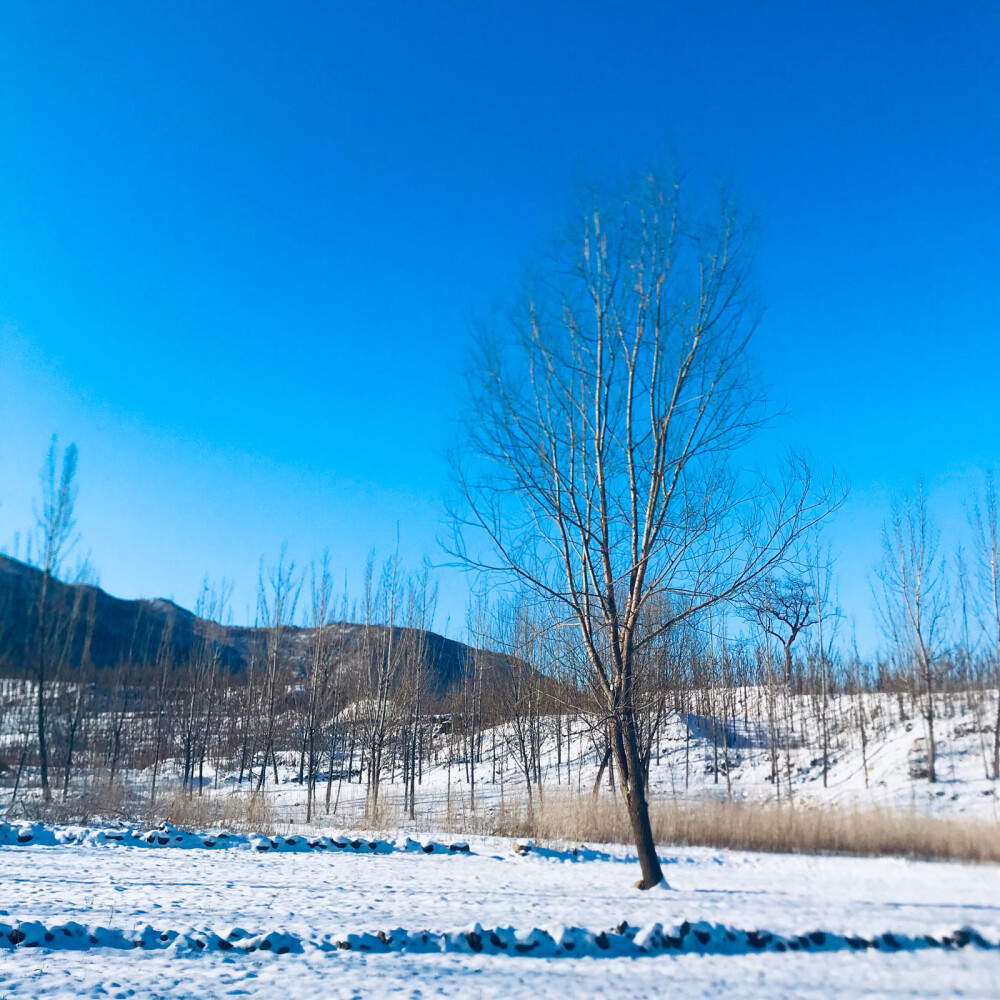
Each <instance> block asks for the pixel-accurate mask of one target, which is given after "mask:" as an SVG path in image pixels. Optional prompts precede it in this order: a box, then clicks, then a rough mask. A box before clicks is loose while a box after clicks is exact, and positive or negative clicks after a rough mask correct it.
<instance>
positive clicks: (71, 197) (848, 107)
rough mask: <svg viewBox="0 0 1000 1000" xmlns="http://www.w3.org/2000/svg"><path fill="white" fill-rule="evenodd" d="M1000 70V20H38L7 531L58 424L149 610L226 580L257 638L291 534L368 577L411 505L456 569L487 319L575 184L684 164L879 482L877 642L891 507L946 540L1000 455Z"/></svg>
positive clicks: (857, 592)
mask: <svg viewBox="0 0 1000 1000" xmlns="http://www.w3.org/2000/svg"><path fill="white" fill-rule="evenodd" d="M490 6H492V10H491V9H490ZM998 51H1000V7H998V6H997V5H996V4H994V3H964V4H956V3H948V4H945V3H939V4H922V3H856V4H836V5H833V4H809V3H794V4H774V3H763V4H746V3H741V4H737V3H718V2H716V3H710V4H694V3H686V4H680V3H645V4H639V3H620V4H607V3H538V2H534V3H531V4H523V5H522V4H494V5H487V4H468V3H458V2H455V3H450V4H438V3H421V4H415V3H399V4H350V5H348V4H327V3H313V4H298V3H282V4H280V5H279V4H260V3H247V2H242V0H241V2H238V3H229V4H226V3H221V2H220V3H210V4H205V3H182V2H176V3H170V4H140V3H134V2H131V0H130V2H122V3H103V4H100V5H76V4H63V3H59V4H56V3H43V2H38V0H24V2H16V0H8V2H6V3H4V4H3V6H2V8H0V543H6V544H8V545H9V544H10V542H11V540H12V538H13V535H14V533H15V532H16V531H18V530H22V531H23V530H24V529H25V528H27V527H29V526H30V522H31V497H32V495H33V494H34V493H35V492H36V491H37V474H38V468H39V465H40V463H41V460H42V457H43V454H44V451H45V448H46V445H47V441H48V438H49V436H50V435H51V434H52V433H53V432H58V433H59V434H60V437H61V440H62V441H63V442H69V441H76V442H77V443H78V445H79V448H80V456H81V457H80V473H79V482H80V498H79V506H78V514H79V528H80V530H81V533H82V548H83V550H84V551H86V550H89V551H90V552H91V553H92V556H93V559H94V562H95V564H96V566H97V568H98V570H99V571H100V576H101V582H102V585H104V586H105V588H106V589H108V590H110V591H111V592H112V593H115V594H118V595H121V596H139V595H142V596H150V597H152V596H172V597H174V598H175V599H176V600H177V601H178V602H180V603H183V604H187V605H192V604H193V603H194V601H195V599H196V597H197V593H198V590H199V586H200V582H201V579H202V577H203V576H204V575H205V574H208V575H209V576H210V577H212V578H213V579H219V578H222V577H227V578H229V579H231V580H233V581H235V584H236V592H235V595H234V612H235V616H236V618H237V620H242V619H243V618H244V616H245V614H246V609H247V607H248V606H249V605H251V604H252V602H253V591H254V586H255V583H256V574H257V563H258V560H259V558H260V557H261V555H262V554H263V555H264V556H265V557H266V559H268V560H269V561H270V560H273V559H274V558H275V557H276V555H277V552H278V550H279V548H280V546H281V543H282V541H284V540H287V541H288V544H289V551H290V554H291V555H292V556H294V557H295V558H296V559H298V560H299V562H300V563H305V562H307V561H308V560H309V559H311V558H314V557H316V556H318V555H319V554H320V553H321V552H322V550H323V548H324V547H327V546H328V547H329V549H330V552H331V557H332V560H333V563H334V565H335V566H338V567H342V568H344V569H347V570H350V572H351V574H352V579H353V582H354V583H355V584H357V582H358V576H359V569H360V566H361V564H362V563H363V561H364V558H365V555H366V553H367V551H368V550H369V549H370V548H372V547H376V548H378V549H379V550H380V552H381V553H383V554H386V553H388V552H389V551H390V550H391V548H392V546H393V544H394V539H395V531H396V522H397V521H398V522H399V527H400V533H401V537H402V549H403V553H404V555H405V556H406V557H407V558H408V559H409V560H410V561H411V563H412V562H415V561H417V560H419V559H420V558H421V557H422V555H423V554H424V553H425V552H426V553H427V554H429V555H430V556H431V557H432V558H435V557H439V556H438V553H437V551H436V549H435V537H436V535H438V534H439V533H440V530H441V527H440V518H441V497H442V494H443V492H444V490H445V489H446V482H447V477H446V469H445V463H444V454H445V450H446V447H447V446H448V444H449V442H450V441H451V440H452V439H453V437H454V434H455V427H454V425H453V423H452V420H453V415H454V412H455V394H456V382H457V373H458V371H459V370H460V368H461V366H462V363H463V360H464V354H465V350H466V345H467V341H468V337H469V317H470V315H471V314H472V313H473V312H474V311H479V312H482V311H485V310H487V309H488V308H489V307H490V305H491V304H492V303H493V302H495V301H497V300H498V299H502V298H503V297H504V296H505V295H507V294H508V293H509V292H510V291H511V290H512V288H513V286H514V285H515V283H516V281H517V278H518V275H519V273H520V272H521V269H522V267H523V266H524V264H525V263H526V262H528V261H529V260H530V259H531V256H532V254H534V253H535V252H537V251H538V249H539V248H540V247H541V246H542V245H543V243H544V241H545V240H546V239H547V238H548V237H549V235H550V234H551V233H552V232H553V230H554V229H555V228H556V227H557V226H558V224H559V221H560V219H561V217H562V216H563V213H564V211H565V209H566V206H567V202H568V199H569V196H570V194H571V193H572V191H573V186H574V184H575V183H577V182H578V181H579V180H580V179H583V178H587V177H589V176H592V175H594V174H595V173H599V172H601V171H606V170H612V171H617V170H625V171H628V170H632V169H638V168H641V167H642V166H644V165H645V164H646V163H647V162H649V160H650V159H651V158H654V157H657V156H660V155H662V154H663V153H664V151H668V150H669V151H673V152H674V153H675V154H676V155H677V157H678V158H679V160H680V162H681V163H682V165H683V166H684V167H686V168H688V169H692V170H694V171H695V172H697V173H700V174H701V175H703V176H706V177H713V178H715V177H717V178H718V179H720V180H721V181H722V182H723V183H725V184H726V185H727V186H729V187H730V188H731V189H733V190H734V191H735V192H736V193H737V194H738V195H739V198H740V200H741V202H742V203H743V205H744V206H745V207H746V208H747V209H748V210H750V211H752V212H753V214H754V215H755V216H756V217H757V218H758V220H759V224H760V235H759V243H760V253H759V268H758V275H759V280H760V286H761V291H762V295H763V298H764V301H765V302H766V304H767V306H768V311H767V314H766V316H765V320H764V324H763V326H762V329H761V333H760V338H759V340H758V343H757V351H758V355H759V358H760V363H761V366H762V367H763V368H764V370H765V371H766V372H767V375H768V378H769V380H770V382H771V384H772V385H773V387H774V391H775V394H776V396H777V398H778V399H780V400H781V401H782V402H784V403H785V405H786V406H787V409H788V411H789V414H790V417H789V419H788V420H787V421H785V423H784V424H783V425H782V428H781V434H782V435H783V437H784V438H785V439H787V440H789V441H792V442H794V443H797V444H805V445H808V447H809V448H810V449H811V451H812V453H813V454H814V455H815V456H816V457H817V459H819V460H821V461H823V462H828V463H832V464H834V465H836V466H837V467H838V468H840V469H842V470H843V471H844V472H845V473H846V474H847V475H848V476H849V478H850V480H851V481H852V483H853V487H854V493H853V496H852V499H851V502H850V504H849V506H848V507H847V509H846V510H845V511H844V512H843V514H842V515H841V516H840V518H839V520H838V522H837V524H836V525H835V526H834V528H833V529H832V530H831V532H830V537H831V539H832V540H833V542H834V544H835V549H836V550H837V551H838V552H839V554H840V569H841V576H842V583H841V601H842V603H843V604H844V606H845V611H846V612H847V613H848V615H849V616H856V617H857V620H858V627H859V630H860V631H861V633H862V638H863V640H865V641H871V642H874V639H875V636H874V632H873V630H872V625H871V622H870V619H869V618H868V612H867V610H866V605H867V603H868V595H867V589H866V583H865V573H866V570H867V569H868V567H869V566H870V564H871V563H872V562H873V560H874V559H875V557H876V556H877V548H878V529H879V523H880V521H881V518H882V516H883V513H884V507H885V504H886V500H887V497H888V495H889V493H890V492H891V491H892V490H897V489H902V488H906V487H908V486H910V485H912V484H913V482H914V481H915V480H916V479H917V477H918V476H920V475H924V476H926V477H927V479H928V481H929V482H930V484H931V486H932V490H933V492H932V499H933V501H934V503H935V504H936V505H937V507H938V510H939V512H940V514H941V515H942V518H943V519H944V520H945V521H946V522H947V523H946V528H948V524H958V523H959V522H961V520H962V514H961V510H960V508H959V500H960V498H961V495H962V493H963V492H964V491H965V490H966V489H967V488H968V485H969V483H970V482H971V481H972V480H973V479H974V473H973V472H972V471H971V470H974V469H975V468H976V467H978V466H984V465H986V464H988V463H990V462H994V461H997V460H998V459H1000V437H998V433H997V432H998V425H1000V420H998V416H997V403H996V389H995V383H996V379H997V373H998V370H1000V366H998V362H1000V345H998V337H997V333H998V323H1000V240H998V236H997V229H998V222H1000V213H998V208H1000V193H998V192H1000V188H998V184H997V180H998V178H1000V59H998V57H997V52H998ZM948 530H950V528H948ZM443 588H444V590H443V597H442V615H441V621H439V624H440V625H441V626H444V618H445V616H450V617H451V623H450V625H449V626H448V630H449V631H451V632H452V633H458V632H459V631H460V628H461V623H460V619H461V616H462V606H463V603H464V597H463V594H462V583H461V580H460V579H459V578H458V577H457V576H456V575H454V574H451V575H448V574H445V576H444V578H443Z"/></svg>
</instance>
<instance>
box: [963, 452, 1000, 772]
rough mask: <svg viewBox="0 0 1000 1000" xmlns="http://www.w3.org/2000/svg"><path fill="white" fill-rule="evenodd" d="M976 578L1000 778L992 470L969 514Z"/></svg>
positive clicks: (999, 589) (999, 529)
mask: <svg viewBox="0 0 1000 1000" xmlns="http://www.w3.org/2000/svg"><path fill="white" fill-rule="evenodd" d="M970 520H971V522H972V534H973V543H974V546H975V554H976V564H977V569H978V577H979V592H978V597H977V600H976V609H977V612H978V617H979V621H980V625H981V627H982V629H983V632H984V634H985V635H986V637H987V638H988V640H989V644H990V647H991V649H990V655H991V657H992V660H993V670H994V677H995V679H996V686H997V715H996V722H995V725H994V729H993V777H994V779H997V778H1000V503H998V499H997V481H996V475H995V473H994V472H993V471H992V470H990V471H989V472H987V474H986V492H985V496H984V497H983V499H982V501H981V502H977V503H976V504H974V506H973V509H972V514H971V517H970Z"/></svg>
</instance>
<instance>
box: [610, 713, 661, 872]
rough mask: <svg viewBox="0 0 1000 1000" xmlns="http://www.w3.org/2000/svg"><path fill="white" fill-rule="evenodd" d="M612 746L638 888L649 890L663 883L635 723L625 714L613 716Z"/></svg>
mask: <svg viewBox="0 0 1000 1000" xmlns="http://www.w3.org/2000/svg"><path fill="white" fill-rule="evenodd" d="M612 725H613V736H614V741H613V747H614V755H615V763H616V764H617V765H618V776H619V784H620V785H621V787H622V791H623V792H624V794H625V805H626V807H627V809H628V819H629V823H630V824H631V826H632V835H633V837H634V838H635V847H636V851H637V853H638V855H639V868H640V869H641V871H642V880H641V882H640V883H639V888H640V889H652V888H653V887H654V886H657V885H659V884H660V883H661V882H663V881H664V878H663V869H662V868H661V867H660V859H659V858H658V857H657V856H656V841H655V840H654V839H653V827H652V824H651V823H650V821H649V802H648V801H647V799H646V781H645V777H644V775H643V771H642V762H641V760H640V757H639V741H638V737H637V734H636V731H635V721H634V719H631V718H629V717H628V716H627V715H626V716H625V717H622V716H620V715H616V716H615V718H614V720H613V722H612Z"/></svg>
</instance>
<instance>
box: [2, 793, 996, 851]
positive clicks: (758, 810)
mask: <svg viewBox="0 0 1000 1000" xmlns="http://www.w3.org/2000/svg"><path fill="white" fill-rule="evenodd" d="M17 812H18V813H19V814H20V815H21V816H23V817H24V818H28V819H40V820H44V821H46V822H50V823H83V824H96V823H103V822H114V821H126V822H132V823H139V824H147V825H150V826H153V825H157V824H159V823H161V822H169V823H173V824H174V825H175V826H178V827H182V828H187V829H208V828H213V827H214V828H225V829H228V830H232V831H234V832H240V833H250V832H256V831H260V832H262V833H288V832H290V831H291V830H292V829H299V828H301V827H302V826H303V825H304V824H303V823H301V822H300V821H296V820H295V819H294V818H293V817H292V816H288V815H279V812H278V810H277V809H276V807H275V805H274V802H273V800H272V798H271V797H270V796H268V795H266V794H263V795H260V794H257V795H255V794H250V793H241V794H237V795H230V794H225V795H204V796H198V795H193V796H188V795H186V794H184V793H181V792H175V793H172V794H164V795H162V796H160V797H158V799H157V802H156V804H155V806H153V807H151V806H150V805H149V799H148V796H147V795H142V796H138V795H137V794H136V793H135V792H134V791H133V792H131V793H130V792H129V791H128V790H126V789H125V788H124V787H123V786H122V785H121V784H120V783H108V782H94V784H93V785H92V786H91V787H90V788H88V789H87V790H86V791H83V792H81V793H79V794H77V795H75V796H72V797H71V798H70V799H69V800H68V801H66V802H62V801H59V800H56V801H53V802H51V803H47V804H46V803H42V802H41V800H40V799H38V798H34V799H32V798H25V799H24V800H23V801H22V802H20V803H19V807H18V810H17ZM650 814H651V819H652V823H653V835H654V837H655V839H656V842H657V843H658V844H664V845H666V844H676V845H686V846H703V847H716V848H731V849H734V850H745V851H767V852H792V853H800V854H844V855H857V856H871V857H879V856H895V857H905V858H926V859H937V860H945V861H973V862H985V863H997V862H1000V823H998V822H997V821H995V820H993V821H991V820H972V819H961V818H944V817H935V816H927V815H923V814H920V813H916V812H908V811H903V810H889V809H883V810H876V809H863V808H855V809H843V808H831V807H819V806H797V807H794V808H792V807H789V806H777V805H774V804H762V803H744V804H737V803H727V802H718V801H702V802H698V803H683V804H682V803H678V802H674V801H665V800H657V801H654V802H653V803H652V804H651V806H650ZM12 818H13V817H12ZM331 821H332V822H335V823H336V824H337V826H338V827H340V828H343V829H349V830H351V831H352V832H356V833H364V834H366V835H369V836H387V837H391V836H400V835H401V834H402V833H403V832H412V828H413V827H414V826H416V827H417V828H418V829H420V830H423V831H432V830H434V829H441V830H444V831H447V832H450V833H455V834H464V835H471V834H479V835H486V836H498V837H531V838H532V839H534V840H536V841H538V842H539V843H547V844H554V845H555V844H567V843H573V844H579V843H588V844H626V845H627V844H631V843H633V838H632V831H631V828H630V826H629V822H628V816H627V815H626V812H625V807H624V805H623V803H622V800H621V799H620V798H612V797H611V796H609V795H608V794H606V793H603V792H602V794H601V796H600V797H599V798H597V799H594V798H593V797H592V796H590V795H576V794H571V793H568V792H557V791H552V790H550V791H548V792H547V793H546V794H545V796H544V799H543V800H542V801H540V802H539V801H537V800H536V802H535V806H534V808H533V809H531V810H529V809H528V808H527V804H526V803H525V802H523V801H519V800H518V801H515V802H513V803H511V802H508V803H506V804H504V805H497V804H496V803H493V804H491V805H490V806H489V807H488V808H486V809H483V808H477V809H475V810H473V809H471V808H469V804H468V802H467V801H465V799H464V797H463V796H461V795H456V796H455V797H454V798H453V799H451V800H450V804H449V807H447V808H446V807H445V803H434V804H432V803H430V802H425V803H424V808H422V809H420V810H419V813H418V818H417V821H416V823H415V824H414V823H412V822H410V821H409V820H408V818H407V816H406V813H405V812H404V809H403V802H402V798H401V797H400V796H392V795H390V794H386V795H384V796H383V797H382V799H381V800H380V802H379V809H378V812H377V814H373V813H372V811H371V810H370V809H369V808H366V805H365V802H364V800H363V799H356V800H352V801H349V802H344V803H341V806H340V808H339V809H338V811H337V813H336V814H335V815H333V816H328V815H324V814H322V811H321V812H320V814H318V815H317V816H316V818H315V820H314V823H313V825H315V826H317V827H324V828H325V827H328V826H329V824H330V823H331Z"/></svg>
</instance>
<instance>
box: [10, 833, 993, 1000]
mask: <svg viewBox="0 0 1000 1000" xmlns="http://www.w3.org/2000/svg"><path fill="white" fill-rule="evenodd" d="M33 829H34V830H35V832H36V836H34V837H33V840H34V842H32V843H27V842H25V843H20V844H18V843H17V838H16V837H15V838H14V841H13V842H12V841H11V838H10V837H9V836H8V837H6V838H5V841H6V842H5V844H4V845H3V846H0V891H2V897H0V934H3V937H2V938H0V996H6V997H9V998H13V997H76V996H87V997H146V998H153V997H159V998H167V997H170V998H179V997H193V996H199V997H200V996H210V997H220V996H230V995H232V996H237V995H239V996H254V997H276V998H279V997H295V998H313V997H316V998H320V997H376V998H382V997H389V996H393V997H396V996H403V997H427V996H453V997H527V996H552V997H565V996H572V997H574V998H575V1000H576V998H579V1000H583V998H587V997H602V996H608V997H611V996H635V997H646V996H649V997H653V996H663V995H665V994H667V993H669V994H671V995H675V996H740V997H775V996H789V997H792V996H794V997H830V996H840V997H858V996H872V995H875V996H897V997H899V996H948V995H959V994H960V995H963V996H966V997H970V996H971V997H996V996H997V995H998V984H1000V947H998V944H1000V869H998V868H997V867H996V866H985V865H984V866H975V865H960V864H947V863H931V862H913V861H904V860H898V859H857V858H851V859H847V858H835V857H806V856H798V855H780V854H772V855H757V854H748V853H740V852H728V851H714V850H708V849H690V848H687V849H684V850H683V851H682V852H680V853H676V852H671V851H669V850H664V851H662V852H661V853H662V857H663V860H664V862H665V863H666V867H665V870H666V873H667V878H668V880H669V883H670V886H671V888H669V889H659V890H655V891H652V892H641V891H639V890H636V889H633V888H631V886H632V883H633V882H634V881H635V880H636V879H637V878H638V876H639V872H638V865H637V863H636V862H635V860H634V858H633V857H632V856H631V855H630V854H629V852H628V851H626V850H624V849H620V848H613V847H612V848H605V849H603V850H601V851H594V852H585V853H577V854H572V853H571V852H560V851H550V852H547V851H539V850H531V851H529V852H528V853H527V854H524V855H518V854H515V853H514V851H513V850H512V844H511V842H510V841H502V840H498V839H485V838H472V839H470V840H469V848H470V850H469V852H468V853H465V852H462V851H459V852H434V851H432V852H430V853H428V852H426V851H425V850H423V849H422V848H420V847H419V846H417V847H414V846H413V843H412V841H411V843H407V841H406V840H405V839H399V840H397V841H396V842H395V843H392V842H384V843H385V844H386V845H387V847H386V849H384V850H376V851H371V850H368V851H362V850H351V849H341V848H332V849H315V848H314V849H308V846H307V847H306V849H299V850H296V849H295V846H296V845H293V846H292V848H291V849H285V850H280V849H279V850H275V849H271V848H269V849H267V850H264V851H260V850H258V849H257V846H259V841H255V839H254V838H252V837H251V838H244V840H243V841H242V842H240V843H239V844H236V845H233V846H234V848H235V849H228V850H218V849H211V848H209V849H205V848H206V847H207V846H208V845H206V844H205V843H204V838H205V837H209V838H210V839H213V840H214V839H216V838H217V835H207V834H198V835H191V836H187V835H183V836H184V838H185V839H184V842H183V845H180V844H178V846H184V847H187V848H190V849H181V850H174V849H167V848H168V847H169V846H170V845H169V844H166V845H160V844H159V843H157V844H155V845H150V844H148V842H146V841H143V844H144V846H139V845H138V843H136V844H135V846H129V843H128V842H127V841H125V840H115V839H109V838H108V837H107V836H101V833H102V831H94V830H91V831H87V832H86V834H85V835H83V836H71V835H70V834H71V833H72V830H71V829H67V828H63V829H62V830H59V829H54V830H53V829H51V828H50V830H49V832H50V833H51V836H46V835H45V828H40V827H37V826H36V827H33ZM104 832H106V831H104ZM150 832H151V831H150ZM135 833H136V834H137V835H139V834H142V833H144V831H135ZM175 835H176V834H175ZM324 835H326V836H329V837H330V838H331V839H336V838H335V837H334V836H333V833H332V831H325V834H324ZM136 839H137V838H136ZM168 839H169V838H168ZM303 839H304V840H305V838H303ZM308 839H313V840H315V836H314V835H310V838H308ZM346 839H347V840H349V839H350V838H346ZM355 839H358V838H355ZM413 840H414V841H416V842H418V843H419V842H420V841H421V840H422V838H419V837H415V838H413ZM424 843H427V842H426V841H425V842H424ZM150 847H155V848H160V849H149V848H150ZM380 932H381V937H379V936H378V935H379V933H380ZM470 932H471V933H470ZM602 932H603V944H602V943H601V942H600V941H599V940H598V939H599V938H600V937H601V936H602ZM817 932H818V933H817ZM887 933H888V934H889V935H890V937H889V938H886V937H885V935H886V934H887ZM46 934H49V935H51V939H50V940H49V939H46V937H45V935H46ZM425 934H426V939H425V938H424V935H425ZM699 935H700V937H699ZM808 935H813V937H811V938H809V944H808V945H806V944H805V943H804V940H803V939H804V938H806V937H807V936H808ZM928 936H929V937H930V938H931V940H930V941H928ZM668 939H669V940H668ZM849 940H850V941H852V942H853V943H848V941H849ZM221 941H225V942H227V945H226V946H225V949H224V950H222V946H221V945H220V944H219V942H221ZM491 941H493V942H499V943H491ZM670 941H673V942H675V944H673V945H672V944H671V943H670ZM751 941H752V942H756V943H748V942H751ZM136 942H138V944H137V943H136ZM265 942H266V943H265ZM533 942H534V943H533ZM568 942H569V943H572V944H573V945H574V947H572V948H568V947H567V943H568ZM678 942H683V944H680V943H678ZM791 943H794V944H795V945H796V946H797V949H796V950H792V948H791ZM33 944H37V945H38V946H37V947H31V945H33ZM348 944H349V945H350V949H349V950H348V949H346V948H345V945H348ZM518 944H521V945H522V946H523V947H522V948H521V949H518V948H517V945H518ZM231 945H232V946H231ZM779 945H780V946H781V947H784V948H785V949H786V950H784V951H782V950H780V948H779ZM366 947H367V948H368V949H370V950H364V949H365V948H366ZM285 948H288V949H289V950H288V952H287V953H283V954H278V951H279V950H280V951H284V949H285ZM706 952H707V953H706Z"/></svg>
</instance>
